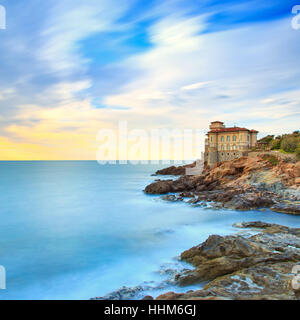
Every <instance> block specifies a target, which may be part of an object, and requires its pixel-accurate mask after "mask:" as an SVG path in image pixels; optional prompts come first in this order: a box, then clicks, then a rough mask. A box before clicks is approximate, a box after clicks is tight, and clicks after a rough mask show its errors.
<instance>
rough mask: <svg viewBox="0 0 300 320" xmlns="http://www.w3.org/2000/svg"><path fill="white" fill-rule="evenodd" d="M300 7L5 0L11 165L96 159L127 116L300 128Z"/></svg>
mask: <svg viewBox="0 0 300 320" xmlns="http://www.w3.org/2000/svg"><path fill="white" fill-rule="evenodd" d="M298 2H299V1H298ZM296 4H297V1H296V0H295V1H289V0H281V1H279V0H272V1H268V0H265V1H261V0H241V1H235V0H223V1H221V0H164V1H162V0H159V1H157V0H149V1H146V0H126V1H124V0H85V1H81V0H47V1H42V0H26V1H23V0H0V5H2V6H3V7H4V8H5V10H6V29H0V58H1V59H0V160H85V159H91V160H93V159H96V154H97V150H98V149H99V144H100V141H99V139H98V140H97V134H98V132H99V130H104V129H105V130H108V129H109V130H113V131H114V132H116V133H117V131H118V126H119V122H120V121H123V122H124V121H127V125H128V128H129V129H135V130H139V129H143V130H147V132H150V130H153V129H168V130H173V129H176V130H183V129H192V130H201V132H202V133H203V139H202V138H201V140H202V141H204V137H205V132H206V131H207V129H208V126H209V122H210V121H214V120H221V121H224V122H225V124H226V125H227V126H233V125H238V126H241V127H246V128H249V129H256V130H258V131H259V132H260V133H259V135H260V136H264V135H266V134H275V135H277V134H282V133H288V132H293V131H295V130H299V129H300V128H299V123H300V64H299V57H300V41H299V40H300V29H298V30H296V29H294V28H292V24H291V22H292V19H293V18H294V16H295V15H294V14H292V8H293V6H294V5H296ZM98 137H99V134H98ZM202 146H203V144H202ZM157 157H158V158H161V157H163V156H162V155H161V154H158V155H157Z"/></svg>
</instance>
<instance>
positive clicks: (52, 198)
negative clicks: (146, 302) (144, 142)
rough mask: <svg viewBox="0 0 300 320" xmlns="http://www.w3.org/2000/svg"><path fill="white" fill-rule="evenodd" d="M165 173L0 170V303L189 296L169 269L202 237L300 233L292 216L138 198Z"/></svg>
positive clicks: (132, 167)
mask: <svg viewBox="0 0 300 320" xmlns="http://www.w3.org/2000/svg"><path fill="white" fill-rule="evenodd" d="M163 167H167V165H166V164H162V163H160V164H147V165H146V164H141V163H140V164H118V163H117V164H106V165H101V164H99V163H97V162H96V161H24V162H23V161H16V162H14V161H11V162H6V161H1V162H0V265H1V266H2V269H0V270H2V272H3V270H5V274H6V289H0V299H1V300H7V299H8V300H11V299H14V300H29V299H30V300H31V299H35V300H44V299H50V300H52V299H63V300H65V299H71V300H78V299H90V298H94V297H102V296H104V295H106V294H108V293H110V292H113V291H116V290H119V289H120V288H122V287H123V286H125V287H128V288H132V287H136V286H140V287H143V286H144V287H145V288H147V289H146V290H145V291H142V292H140V297H141V296H142V295H146V294H150V295H152V296H154V297H156V296H158V295H159V294H161V293H163V292H168V291H170V290H172V291H177V292H184V291H187V290H188V289H190V288H177V287H176V286H173V285H172V283H171V282H168V281H166V279H167V277H168V270H174V269H176V268H181V267H182V266H183V265H181V262H179V261H178V256H179V255H180V253H181V252H182V251H184V250H186V249H188V248H190V247H192V246H195V245H197V244H199V243H201V242H203V241H204V240H205V239H206V238H207V237H208V236H209V235H211V234H219V235H228V234H234V233H237V232H242V230H241V229H237V228H234V227H233V226H232V224H233V223H236V222H242V221H255V220H261V221H266V222H272V223H278V224H283V225H286V226H290V227H298V228H299V227H300V217H299V216H298V217H297V216H292V215H286V214H280V213H275V212H272V211H270V210H255V211H233V210H214V209H212V208H202V207H193V206H192V205H190V204H188V203H185V202H168V201H165V200H162V199H161V197H160V196H156V195H155V196H151V195H146V194H145V193H144V192H143V190H144V188H145V187H146V186H147V185H148V184H149V183H151V182H152V181H154V180H155V179H157V178H161V179H166V178H174V177H154V176H151V174H153V173H154V172H155V171H156V170H158V169H160V168H163ZM244 232H245V231H244ZM184 267H189V266H184ZM166 271H167V272H166ZM198 288H199V285H198ZM135 298H138V297H135Z"/></svg>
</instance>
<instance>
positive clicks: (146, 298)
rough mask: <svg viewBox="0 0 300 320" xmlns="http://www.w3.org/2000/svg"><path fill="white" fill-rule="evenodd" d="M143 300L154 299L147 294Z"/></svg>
mask: <svg viewBox="0 0 300 320" xmlns="http://www.w3.org/2000/svg"><path fill="white" fill-rule="evenodd" d="M142 300H154V298H153V297H152V296H145V297H144V298H143V299H142Z"/></svg>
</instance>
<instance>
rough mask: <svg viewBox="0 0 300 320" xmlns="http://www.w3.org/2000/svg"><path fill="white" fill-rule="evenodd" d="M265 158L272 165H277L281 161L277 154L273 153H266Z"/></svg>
mask: <svg viewBox="0 0 300 320" xmlns="http://www.w3.org/2000/svg"><path fill="white" fill-rule="evenodd" d="M263 159H264V160H265V161H268V162H269V163H270V164H271V165H272V166H277V165H278V163H279V160H278V158H277V157H275V156H273V155H271V154H265V155H264V156H263Z"/></svg>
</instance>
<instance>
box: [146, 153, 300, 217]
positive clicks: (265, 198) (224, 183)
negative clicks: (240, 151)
mask: <svg viewBox="0 0 300 320" xmlns="http://www.w3.org/2000/svg"><path fill="white" fill-rule="evenodd" d="M192 165H194V164H191V166H192ZM183 167H186V166H183ZM183 167H179V168H181V169H182V168H183ZM163 170H164V171H163V172H164V173H165V174H167V173H171V172H173V173H175V172H176V170H178V168H176V167H174V166H172V167H170V168H166V169H163ZM299 173H300V162H296V163H286V162H284V161H283V160H279V164H278V165H275V166H274V165H270V163H269V161H268V160H266V158H265V157H264V155H261V156H256V157H241V158H238V159H234V160H230V161H225V162H221V163H217V164H216V165H215V166H214V167H213V168H212V169H207V168H206V169H205V170H204V172H203V173H202V174H201V175H196V176H182V177H180V178H179V179H177V180H165V181H161V180H159V181H155V182H153V183H152V184H150V185H149V186H147V187H146V189H145V193H148V194H168V193H171V192H172V193H180V194H179V196H176V198H174V197H173V196H170V197H165V199H166V200H171V201H177V200H182V199H183V198H184V197H190V198H193V200H191V201H189V203H191V204H196V203H197V202H199V201H204V202H211V201H213V202H214V204H213V205H212V206H213V207H215V208H221V207H223V208H228V209H235V210H250V209H258V208H270V207H272V210H273V211H277V212H283V213H288V214H299V213H298V212H299V209H298V205H297V204H295V205H289V206H288V205H287V204H283V203H282V202H283V200H290V201H297V200H300V187H297V185H298V182H299ZM296 182H297V183H296Z"/></svg>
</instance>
